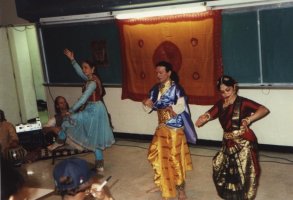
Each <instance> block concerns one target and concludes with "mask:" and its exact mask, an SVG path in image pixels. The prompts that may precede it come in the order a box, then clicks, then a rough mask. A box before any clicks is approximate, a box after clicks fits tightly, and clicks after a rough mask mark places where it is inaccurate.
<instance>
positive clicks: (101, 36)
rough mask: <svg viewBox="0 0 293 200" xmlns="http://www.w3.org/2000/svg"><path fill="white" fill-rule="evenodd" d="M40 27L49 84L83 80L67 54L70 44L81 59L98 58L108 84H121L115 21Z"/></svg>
mask: <svg viewBox="0 0 293 200" xmlns="http://www.w3.org/2000/svg"><path fill="white" fill-rule="evenodd" d="M39 29H40V36H41V37H40V38H41V42H42V46H43V54H44V62H45V67H46V69H45V71H46V73H47V74H46V79H47V83H48V84H76V83H77V84H78V83H82V82H83V80H82V79H81V78H80V77H79V76H77V75H76V73H75V71H74V70H73V68H72V67H71V64H70V62H69V60H68V59H67V58H66V57H65V55H64V54H63V50H64V49H65V48H68V49H70V50H72V51H73V52H74V53H75V58H76V60H77V62H79V63H80V62H81V61H82V60H94V61H96V63H97V72H98V74H99V75H100V77H101V79H102V81H103V83H104V84H109V85H111V84H113V85H121V83H122V68H121V57H120V46H119V45H120V43H119V31H118V27H117V26H116V23H115V21H113V20H110V21H103V22H83V23H69V24H66V23H64V24H58V25H40V27H39ZM93 52H99V56H100V57H98V58H97V57H95V56H94V53H93Z"/></svg>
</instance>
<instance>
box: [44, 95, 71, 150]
mask: <svg viewBox="0 0 293 200" xmlns="http://www.w3.org/2000/svg"><path fill="white" fill-rule="evenodd" d="M54 107H55V115H54V117H52V118H50V119H49V121H48V122H47V124H45V125H44V126H43V133H44V134H45V135H46V138H47V140H52V138H56V141H55V142H54V143H53V144H51V145H49V146H48V147H47V148H48V149H49V150H50V151H53V150H54V149H56V148H58V147H60V146H63V145H64V143H65V139H66V135H65V133H64V132H62V131H61V124H62V122H63V118H64V117H65V116H66V113H67V112H68V110H69V105H68V103H67V101H66V99H65V98H64V97H62V96H57V97H56V98H55V101H54Z"/></svg>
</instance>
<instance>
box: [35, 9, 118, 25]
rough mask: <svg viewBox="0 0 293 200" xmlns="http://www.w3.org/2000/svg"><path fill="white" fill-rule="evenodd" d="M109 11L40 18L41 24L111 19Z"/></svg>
mask: <svg viewBox="0 0 293 200" xmlns="http://www.w3.org/2000/svg"><path fill="white" fill-rule="evenodd" d="M113 18H114V17H113V16H112V14H111V12H102V13H90V14H82V15H68V16H58V17H47V18H40V23H41V24H62V23H76V22H88V21H101V20H109V19H113Z"/></svg>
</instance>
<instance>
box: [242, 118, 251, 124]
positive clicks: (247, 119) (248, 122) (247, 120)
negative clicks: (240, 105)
mask: <svg viewBox="0 0 293 200" xmlns="http://www.w3.org/2000/svg"><path fill="white" fill-rule="evenodd" d="M243 120H244V121H246V122H247V124H250V122H251V120H250V118H249V117H246V118H244V119H243Z"/></svg>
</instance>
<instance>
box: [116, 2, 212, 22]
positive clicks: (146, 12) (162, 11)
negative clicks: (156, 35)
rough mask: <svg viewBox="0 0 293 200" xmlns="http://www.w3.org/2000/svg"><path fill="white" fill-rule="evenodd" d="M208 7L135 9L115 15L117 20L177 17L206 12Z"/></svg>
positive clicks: (176, 6)
mask: <svg viewBox="0 0 293 200" xmlns="http://www.w3.org/2000/svg"><path fill="white" fill-rule="evenodd" d="M206 10H207V7H206V6H204V5H203V3H200V4H198V3H196V4H183V5H175V6H160V7H152V8H144V9H133V10H127V11H116V12H115V11H113V15H114V16H115V18H116V19H133V18H145V17H155V16H166V15H177V14H186V13H196V12H204V11H206Z"/></svg>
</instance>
